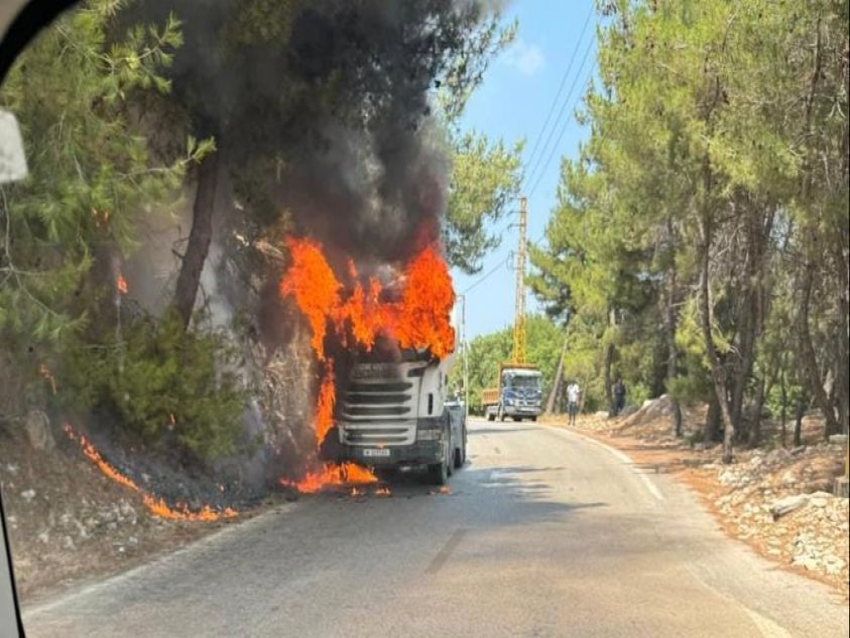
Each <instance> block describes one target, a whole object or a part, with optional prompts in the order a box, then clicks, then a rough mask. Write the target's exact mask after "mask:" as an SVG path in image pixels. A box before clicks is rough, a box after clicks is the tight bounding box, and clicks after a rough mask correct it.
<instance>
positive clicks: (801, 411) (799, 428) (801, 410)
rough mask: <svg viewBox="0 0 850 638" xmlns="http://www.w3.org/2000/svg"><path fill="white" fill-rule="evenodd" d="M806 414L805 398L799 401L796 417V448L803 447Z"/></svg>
mask: <svg viewBox="0 0 850 638" xmlns="http://www.w3.org/2000/svg"><path fill="white" fill-rule="evenodd" d="M805 414H806V401H805V399H804V398H803V397H800V399H799V400H798V401H797V411H796V414H795V415H794V447H800V446H801V445H803V417H804V416H805Z"/></svg>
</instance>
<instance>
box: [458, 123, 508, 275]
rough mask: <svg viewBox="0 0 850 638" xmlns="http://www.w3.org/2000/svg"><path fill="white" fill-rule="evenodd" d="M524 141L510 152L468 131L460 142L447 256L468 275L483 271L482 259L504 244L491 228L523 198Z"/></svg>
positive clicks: (480, 134) (498, 144)
mask: <svg viewBox="0 0 850 638" xmlns="http://www.w3.org/2000/svg"><path fill="white" fill-rule="evenodd" d="M522 148H523V143H522V142H517V143H516V144H515V145H514V147H513V148H507V147H506V146H505V144H504V143H503V142H502V141H501V140H500V141H499V142H496V143H491V142H490V141H489V140H488V139H487V138H486V137H485V136H484V135H483V134H482V133H477V132H469V133H466V134H465V135H463V136H462V137H461V138H460V139H459V140H458V141H457V142H456V144H455V151H454V160H453V164H452V175H451V185H450V190H449V205H448V210H447V212H446V218H445V221H444V227H443V243H444V245H445V249H446V256H447V258H448V260H449V263H451V265H452V266H454V267H456V268H460V269H461V270H463V271H464V272H466V273H469V274H474V273H477V272H479V271H480V270H481V259H482V257H483V256H484V255H485V254H486V253H487V252H488V251H490V250H492V249H493V248H495V247H496V246H498V245H499V240H500V239H501V238H500V237H497V236H494V235H491V234H489V233H488V232H487V228H486V226H487V225H492V224H493V223H494V222H497V221H499V220H501V219H502V218H503V217H504V216H505V214H506V213H507V212H508V207H509V206H510V205H511V204H512V203H513V202H514V201H515V200H516V198H517V197H518V195H519V188H520V182H521V181H522V178H521V174H520V168H521V166H520V164H521V162H520V157H521V154H522Z"/></svg>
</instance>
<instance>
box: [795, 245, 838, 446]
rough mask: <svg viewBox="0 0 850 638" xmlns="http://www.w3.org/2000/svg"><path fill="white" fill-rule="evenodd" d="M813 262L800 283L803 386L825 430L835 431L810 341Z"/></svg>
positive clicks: (836, 424)
mask: <svg viewBox="0 0 850 638" xmlns="http://www.w3.org/2000/svg"><path fill="white" fill-rule="evenodd" d="M814 270H815V268H814V264H813V263H811V261H809V262H808V263H807V264H806V270H805V275H804V279H803V282H802V285H801V292H802V296H803V298H802V300H801V302H800V314H799V318H798V323H799V325H798V331H799V338H800V358H801V359H802V364H803V370H804V375H803V376H804V379H805V387H806V388H807V389H808V390H809V392H810V393H811V395H812V396H813V397H814V400H815V405H817V406H818V408H820V410H821V412H823V418H824V420H825V421H826V431H827V432H837V431H839V429H840V426H839V425H838V421H837V420H836V418H835V411H834V410H833V407H832V403H831V402H830V400H829V396H828V395H827V393H826V390H825V389H824V387H823V380H822V379H821V373H820V366H819V365H818V360H817V354H816V353H815V346H814V343H813V341H812V334H811V328H810V326H809V309H810V307H811V298H812V286H813V285H814V277H815V274H814Z"/></svg>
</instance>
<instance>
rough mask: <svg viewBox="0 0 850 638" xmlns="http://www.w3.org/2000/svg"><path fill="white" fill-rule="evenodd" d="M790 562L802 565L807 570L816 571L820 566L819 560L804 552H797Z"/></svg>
mask: <svg viewBox="0 0 850 638" xmlns="http://www.w3.org/2000/svg"><path fill="white" fill-rule="evenodd" d="M792 564H793V565H797V566H798V567H803V568H805V569H806V570H808V571H816V570H817V569H818V567H820V562H818V560H817V559H816V558H814V557H813V556H808V555H806V554H799V555H797V556H795V557H794V560H793V561H792Z"/></svg>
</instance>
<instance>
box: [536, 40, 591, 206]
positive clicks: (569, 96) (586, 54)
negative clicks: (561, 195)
mask: <svg viewBox="0 0 850 638" xmlns="http://www.w3.org/2000/svg"><path fill="white" fill-rule="evenodd" d="M593 42H594V41H593V39H591V41H590V42H589V43H588V45H587V49H585V51H584V58H582V61H581V66H579V68H578V70H577V72H576V75H575V78H574V79H573V83H572V86H571V87H570V91H569V93H568V94H567V98H566V99H565V100H564V102H563V104H562V105H561V110H560V111H559V112H558V117H557V118H556V119H555V124H554V125H553V127H552V129H551V130H550V131H549V135H548V137H547V138H546V144H544V145H543V151H542V152H541V155H540V156H539V157H538V158H537V162H536V163H535V164H534V167H533V168H532V169H531V172H530V173H529V175H528V178H527V181H526V184H525V185H526V186H527V185H528V184H530V183H531V182H532V176H533V175H535V173H536V171H537V167H538V166H540V165H541V164H540V161H541V160H542V159H543V156H544V155H545V154H546V151H547V149H548V148H549V142H551V141H552V135H553V134H554V132H555V131H556V130H557V128H558V126H560V124H561V118H562V116H563V115H564V113H565V112H566V108H567V104H569V103H570V100H571V99H572V96H573V92H574V91H575V88H576V86H578V82H579V79H580V78H581V73H582V70H583V69H584V67H585V65H586V64H587V59H588V57H590V52H591V51H592V50H593ZM573 104H575V101H573ZM573 108H575V107H574V106H573ZM573 108H571V109H570V112H572V110H573ZM569 123H570V117H567V120H566V122H565V123H564V126H563V127H562V129H561V134H560V135H559V136H558V142H560V140H561V138H562V137H563V135H564V130H565V129H566V127H567V126H568V125H569ZM557 147H558V143H557V142H556V143H555V147H554V148H557ZM553 153H554V149H553ZM553 153H550V154H549V157H548V158H547V160H546V163H545V164H543V165H542V166H543V170H542V173H545V172H546V169H547V168H548V166H549V162H550V161H551V159H552V154H553ZM542 173H541V174H542ZM537 181H539V176H538V180H537ZM535 186H536V183H535ZM530 195H531V191H529V196H530Z"/></svg>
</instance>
